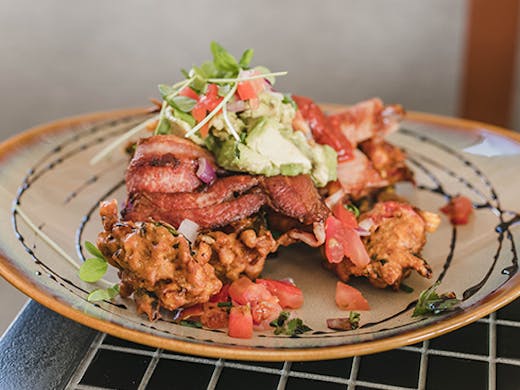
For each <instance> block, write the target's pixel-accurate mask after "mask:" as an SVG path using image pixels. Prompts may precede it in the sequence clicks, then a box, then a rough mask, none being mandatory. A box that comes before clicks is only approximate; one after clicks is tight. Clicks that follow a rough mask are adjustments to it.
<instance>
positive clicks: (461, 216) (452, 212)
mask: <svg viewBox="0 0 520 390" xmlns="http://www.w3.org/2000/svg"><path fill="white" fill-rule="evenodd" d="M441 211H442V212H443V213H444V214H446V215H447V216H448V217H449V218H450V222H451V223H452V224H453V225H465V224H467V223H468V220H469V216H470V215H471V214H472V213H473V204H472V203H471V200H469V199H468V198H467V197H465V196H462V195H458V196H456V197H454V198H451V200H450V201H449V202H448V204H447V205H446V206H444V207H442V208H441Z"/></svg>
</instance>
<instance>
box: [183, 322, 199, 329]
mask: <svg viewBox="0 0 520 390" xmlns="http://www.w3.org/2000/svg"><path fill="white" fill-rule="evenodd" d="M179 325H182V326H187V327H189V328H199V329H200V328H202V323H201V322H200V321H192V320H182V321H180V322H179Z"/></svg>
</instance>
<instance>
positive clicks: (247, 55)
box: [238, 49, 254, 69]
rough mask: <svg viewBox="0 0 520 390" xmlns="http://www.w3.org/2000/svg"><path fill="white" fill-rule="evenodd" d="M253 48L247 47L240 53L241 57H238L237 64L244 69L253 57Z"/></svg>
mask: <svg viewBox="0 0 520 390" xmlns="http://www.w3.org/2000/svg"><path fill="white" fill-rule="evenodd" d="M253 55H254V50H253V49H247V50H246V51H244V53H243V54H242V57H240V61H238V64H239V65H240V67H241V68H242V69H246V68H247V67H248V66H249V64H250V63H251V60H252V59H253Z"/></svg>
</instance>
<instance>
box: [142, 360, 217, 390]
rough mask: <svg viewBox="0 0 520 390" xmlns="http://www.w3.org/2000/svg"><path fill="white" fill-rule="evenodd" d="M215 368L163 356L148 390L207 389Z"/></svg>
mask: <svg viewBox="0 0 520 390" xmlns="http://www.w3.org/2000/svg"><path fill="white" fill-rule="evenodd" d="M214 369H215V366H213V365H207V364H201V363H192V362H183V361H179V360H173V359H164V358H163V359H160V360H159V362H158V363H157V366H156V367H155V370H154V372H153V374H152V377H151V378H150V381H149V382H148V386H147V387H146V390H156V389H157V390H161V389H168V388H176V389H187V390H188V389H205V388H207V387H208V383H209V381H210V379H211V375H212V374H213V370H214Z"/></svg>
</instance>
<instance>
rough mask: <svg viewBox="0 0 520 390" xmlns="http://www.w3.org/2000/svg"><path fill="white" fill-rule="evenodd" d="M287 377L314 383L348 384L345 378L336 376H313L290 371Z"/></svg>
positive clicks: (312, 374) (310, 373)
mask: <svg viewBox="0 0 520 390" xmlns="http://www.w3.org/2000/svg"><path fill="white" fill-rule="evenodd" d="M289 376H292V377H295V378H304V379H313V380H315V381H322V382H334V383H344V384H347V383H348V379H346V378H340V377H337V376H329V375H321V374H314V373H312V372H302V371H291V372H290V373H289Z"/></svg>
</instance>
